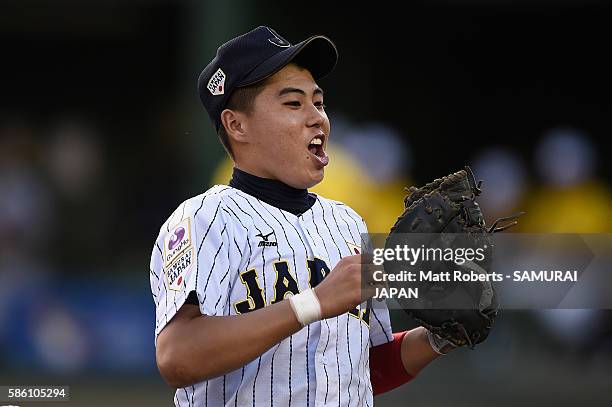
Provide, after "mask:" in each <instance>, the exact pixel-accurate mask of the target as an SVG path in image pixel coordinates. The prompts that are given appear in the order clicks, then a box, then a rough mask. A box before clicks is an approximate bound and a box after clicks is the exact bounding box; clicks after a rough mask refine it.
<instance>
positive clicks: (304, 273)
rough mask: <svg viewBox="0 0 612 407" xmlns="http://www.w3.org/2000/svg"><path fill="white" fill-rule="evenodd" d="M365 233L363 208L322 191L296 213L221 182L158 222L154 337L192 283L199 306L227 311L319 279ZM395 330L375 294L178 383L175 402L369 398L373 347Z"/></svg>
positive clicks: (354, 401) (355, 402)
mask: <svg viewBox="0 0 612 407" xmlns="http://www.w3.org/2000/svg"><path fill="white" fill-rule="evenodd" d="M362 233H367V229H366V226H365V223H364V222H363V220H362V219H361V217H360V216H359V215H357V213H355V212H354V211H353V210H352V209H351V208H349V207H348V206H346V205H344V204H342V203H340V202H336V201H332V200H329V199H325V198H323V197H320V196H318V197H317V200H316V202H315V204H314V206H313V207H312V208H310V209H309V210H308V211H306V212H305V213H304V214H302V215H300V216H295V215H293V214H291V213H289V212H285V211H283V210H280V209H278V208H276V207H274V206H271V205H268V204H266V203H265V202H262V201H260V200H258V199H257V198H254V197H253V196H250V195H248V194H246V193H244V192H242V191H240V190H237V189H234V188H231V187H228V186H223V185H217V186H215V187H213V188H211V189H209V190H208V191H207V192H206V193H204V194H202V195H199V196H197V197H194V198H191V199H189V200H187V201H185V202H184V203H182V204H181V205H180V206H179V207H178V208H177V209H176V211H175V212H174V213H173V214H172V215H171V216H170V218H169V219H168V220H167V222H166V223H164V225H163V226H162V228H161V230H160V233H159V236H158V238H157V241H156V243H155V246H154V248H153V252H152V256H151V267H150V282H151V290H152V293H153V299H154V301H155V305H156V318H155V321H156V323H155V336H156V337H157V335H158V334H159V332H160V331H161V330H162V329H163V328H164V326H166V324H167V323H168V322H169V321H170V320H171V319H172V317H173V316H174V315H175V314H176V312H177V311H178V310H179V309H180V307H181V306H182V305H183V304H184V302H185V300H186V298H187V296H188V295H189V293H190V292H192V291H195V293H196V294H197V298H198V302H199V307H200V312H201V313H202V314H204V315H211V316H230V315H237V314H241V313H246V312H251V311H254V310H257V309H260V308H262V307H265V306H266V305H270V304H274V303H276V302H279V301H283V300H284V299H286V298H288V297H289V296H291V295H294V294H297V293H299V292H301V291H303V290H305V289H307V288H309V287H315V286H316V285H317V284H318V283H320V282H321V281H322V280H323V279H324V278H325V276H326V275H327V273H329V272H330V270H333V268H334V267H335V266H336V264H337V263H338V261H339V260H340V259H341V258H342V257H344V256H349V255H352V254H357V253H358V251H359V250H360V246H361V234H362ZM253 329H257V327H253ZM392 339H393V338H392V334H391V326H390V322H389V312H388V310H387V308H386V305H385V304H384V302H379V301H376V300H371V301H368V302H367V303H363V304H361V305H360V306H358V307H357V308H355V309H354V310H352V311H351V312H348V313H346V314H344V315H340V316H338V317H335V318H329V319H325V320H322V321H320V322H315V323H312V324H310V325H308V326H306V327H304V328H303V329H302V330H300V331H298V332H297V333H295V334H293V335H291V336H290V337H288V338H286V339H284V340H283V341H281V342H280V343H279V344H277V345H275V346H274V347H272V348H271V349H270V350H268V351H267V352H265V353H264V354H263V355H261V356H260V357H258V358H257V359H255V360H253V361H252V362H250V363H248V364H247V365H245V366H243V367H242V368H240V369H237V370H235V371H233V372H230V373H228V374H225V375H223V376H220V377H217V378H214V379H211V380H208V381H204V382H201V383H197V384H195V385H193V386H189V387H186V388H182V389H179V390H177V392H176V394H175V398H174V402H175V404H176V405H177V406H226V405H230V406H231V405H233V406H245V405H253V406H256V405H264V404H265V405H272V404H279V405H295V406H304V405H306V406H315V405H316V406H324V405H334V406H338V405H341V406H362V405H364V406H372V405H373V403H372V399H373V394H372V387H371V383H370V371H369V348H370V347H372V346H377V345H380V344H383V343H386V342H389V341H391V340H392ZM227 351H228V352H231V349H228V350H227Z"/></svg>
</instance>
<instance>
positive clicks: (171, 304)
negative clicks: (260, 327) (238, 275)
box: [151, 196, 232, 338]
mask: <svg viewBox="0 0 612 407" xmlns="http://www.w3.org/2000/svg"><path fill="white" fill-rule="evenodd" d="M190 201H192V202H190ZM190 201H186V202H185V203H184V204H183V205H185V207H184V208H182V209H181V207H179V208H178V209H177V212H179V211H180V213H181V215H180V216H175V214H173V215H172V216H170V218H169V220H168V221H167V222H166V223H165V224H164V226H163V227H162V228H161V231H160V234H159V236H158V238H157V241H156V242H155V247H153V252H152V255H151V291H152V293H153V298H154V301H155V306H156V313H155V314H156V318H155V337H156V338H157V335H158V334H159V333H160V332H161V330H162V329H163V328H164V327H165V326H166V325H167V324H168V322H169V321H170V320H171V319H172V317H174V315H175V314H176V313H177V311H178V310H179V309H180V308H181V306H183V304H184V303H185V302H186V300H187V298H188V296H189V294H190V293H191V292H195V293H196V295H197V301H198V303H199V307H200V312H201V313H202V314H203V315H211V316H215V315H224V309H225V308H226V306H227V299H228V296H229V291H230V287H229V284H230V280H231V276H230V271H231V269H232V267H231V264H230V263H231V262H230V256H229V252H228V250H229V249H228V246H229V245H228V242H229V237H228V234H229V230H228V227H227V225H226V222H225V219H224V216H223V211H222V210H221V201H220V200H218V199H215V200H213V199H211V198H208V199H207V197H206V196H205V197H204V198H201V197H200V198H199V199H196V198H193V199H192V200H190ZM175 213H176V212H175ZM192 298H193V295H192Z"/></svg>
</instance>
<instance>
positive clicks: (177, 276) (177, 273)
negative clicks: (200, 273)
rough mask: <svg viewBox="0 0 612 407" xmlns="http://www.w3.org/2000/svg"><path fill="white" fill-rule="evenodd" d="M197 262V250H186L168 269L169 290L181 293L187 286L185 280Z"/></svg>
mask: <svg viewBox="0 0 612 407" xmlns="http://www.w3.org/2000/svg"><path fill="white" fill-rule="evenodd" d="M194 262H195V249H194V248H193V247H191V248H189V249H187V250H184V251H183V252H182V253H181V254H180V255H179V256H178V257H177V258H176V260H174V262H172V264H170V266H168V268H166V282H167V283H168V289H169V290H174V291H181V290H182V289H183V287H184V286H185V279H186V278H187V275H188V274H189V271H190V270H191V267H192V266H193V263H194Z"/></svg>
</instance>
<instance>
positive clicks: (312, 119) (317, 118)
mask: <svg viewBox="0 0 612 407" xmlns="http://www.w3.org/2000/svg"><path fill="white" fill-rule="evenodd" d="M307 114H308V116H307V119H306V125H307V126H308V127H313V126H319V127H321V126H323V124H324V123H325V120H327V115H326V114H325V112H324V111H323V109H322V108H320V107H318V106H315V105H314V104H311V105H310V106H309V108H308V113H307Z"/></svg>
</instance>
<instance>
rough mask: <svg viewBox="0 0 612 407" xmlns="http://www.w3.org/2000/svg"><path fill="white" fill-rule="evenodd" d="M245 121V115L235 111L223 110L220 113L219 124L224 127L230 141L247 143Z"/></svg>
mask: <svg viewBox="0 0 612 407" xmlns="http://www.w3.org/2000/svg"><path fill="white" fill-rule="evenodd" d="M245 119H246V115H245V114H244V113H241V112H238V111H236V110H230V109H225V110H224V111H222V112H221V124H222V125H223V126H225V130H226V132H227V135H228V137H229V138H230V139H231V140H234V141H236V142H239V143H245V142H248V138H247V135H246V131H245V130H246V126H245V124H246V123H245Z"/></svg>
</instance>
